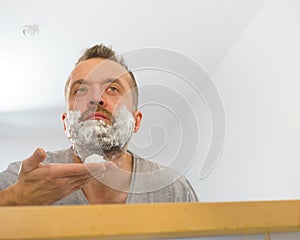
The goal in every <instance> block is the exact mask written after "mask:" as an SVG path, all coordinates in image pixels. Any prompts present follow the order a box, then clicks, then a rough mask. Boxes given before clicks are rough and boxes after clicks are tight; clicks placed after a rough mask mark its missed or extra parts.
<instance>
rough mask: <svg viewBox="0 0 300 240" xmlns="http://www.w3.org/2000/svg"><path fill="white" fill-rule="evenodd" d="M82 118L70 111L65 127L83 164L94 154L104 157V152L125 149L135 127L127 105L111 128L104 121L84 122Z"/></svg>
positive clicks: (77, 113)
mask: <svg viewBox="0 0 300 240" xmlns="http://www.w3.org/2000/svg"><path fill="white" fill-rule="evenodd" d="M81 118H82V114H81V112H79V111H68V112H67V117H66V118H65V125H66V135H67V137H68V139H69V140H70V141H71V142H72V144H73V147H74V150H75V153H76V155H78V156H79V157H80V158H81V160H82V161H83V162H84V161H85V159H86V158H87V157H88V156H91V155H93V154H97V155H99V156H104V152H109V151H110V150H113V149H114V150H115V149H118V150H122V149H124V147H125V146H126V145H127V143H128V142H129V140H130V138H131V136H132V134H133V129H134V125H135V119H134V117H133V115H132V113H131V112H129V111H128V110H127V107H126V106H125V105H123V106H121V107H120V109H119V110H118V112H117V114H116V116H115V117H114V118H113V123H112V125H111V126H110V125H108V124H106V123H105V122H104V121H102V120H87V121H84V122H82V121H81Z"/></svg>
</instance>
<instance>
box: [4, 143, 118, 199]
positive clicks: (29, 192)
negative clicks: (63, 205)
mask: <svg viewBox="0 0 300 240" xmlns="http://www.w3.org/2000/svg"><path fill="white" fill-rule="evenodd" d="M45 158H46V152H45V151H44V150H43V149H41V148H38V149H36V151H35V152H34V153H33V155H32V156H30V157H29V158H27V159H26V160H24V161H23V162H22V165H21V168H20V172H19V179H18V182H17V183H15V184H14V185H12V186H11V187H9V191H8V192H7V194H9V195H10V196H9V198H8V200H9V204H8V205H48V204H52V203H54V202H56V201H58V200H60V199H62V198H63V197H65V196H67V195H69V194H71V193H72V192H74V191H76V190H79V189H80V188H82V187H83V186H84V185H85V184H87V183H89V182H91V181H95V178H97V175H102V174H104V173H105V171H107V170H109V169H110V168H113V167H114V166H115V165H114V163H112V162H110V161H109V162H105V163H90V164H88V163H87V164H78V163H73V164H42V161H43V160H45ZM91 172H92V174H91ZM4 192H5V190H4ZM4 192H2V193H1V194H2V195H3V193H4ZM6 197H7V196H5V198H6ZM6 199H7V198H6ZM2 205H3V204H2Z"/></svg>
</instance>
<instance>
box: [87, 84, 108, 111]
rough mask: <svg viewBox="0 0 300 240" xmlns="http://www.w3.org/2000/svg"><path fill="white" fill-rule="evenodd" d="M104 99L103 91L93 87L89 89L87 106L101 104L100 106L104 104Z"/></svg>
mask: <svg viewBox="0 0 300 240" xmlns="http://www.w3.org/2000/svg"><path fill="white" fill-rule="evenodd" d="M105 102H106V101H105V99H104V97H103V91H102V90H101V89H100V88H96V89H95V88H94V89H93V90H92V91H91V96H90V99H89V101H88V104H89V106H97V105H101V106H102V107H103V106H104V105H105Z"/></svg>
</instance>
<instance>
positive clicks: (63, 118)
mask: <svg viewBox="0 0 300 240" xmlns="http://www.w3.org/2000/svg"><path fill="white" fill-rule="evenodd" d="M66 117H67V114H66V113H63V114H62V115H61V120H62V121H63V124H64V131H66V124H65V119H66Z"/></svg>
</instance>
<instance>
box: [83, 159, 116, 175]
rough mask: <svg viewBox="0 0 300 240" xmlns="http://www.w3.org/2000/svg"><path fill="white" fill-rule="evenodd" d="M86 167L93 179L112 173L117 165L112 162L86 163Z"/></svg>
mask: <svg viewBox="0 0 300 240" xmlns="http://www.w3.org/2000/svg"><path fill="white" fill-rule="evenodd" d="M84 165H85V166H86V168H87V170H88V171H89V173H90V174H91V175H93V177H97V176H103V173H104V172H106V171H111V170H112V169H114V168H116V164H115V163H113V162H111V161H107V162H104V163H100V164H99V163H86V164H84Z"/></svg>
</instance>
